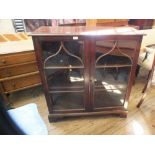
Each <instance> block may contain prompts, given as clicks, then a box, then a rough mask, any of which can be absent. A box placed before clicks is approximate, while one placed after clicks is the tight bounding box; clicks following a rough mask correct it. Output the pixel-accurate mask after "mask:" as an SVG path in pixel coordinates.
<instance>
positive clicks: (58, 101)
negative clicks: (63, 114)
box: [51, 92, 84, 110]
mask: <svg viewBox="0 0 155 155" xmlns="http://www.w3.org/2000/svg"><path fill="white" fill-rule="evenodd" d="M51 99H52V100H53V110H67V109H68V110H73V109H76V110H77V109H84V103H83V100H84V93H83V92H61V93H52V94H51Z"/></svg>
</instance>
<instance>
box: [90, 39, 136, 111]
mask: <svg viewBox="0 0 155 155" xmlns="http://www.w3.org/2000/svg"><path fill="white" fill-rule="evenodd" d="M136 47H137V42H136V40H135V41H132V40H127V39H125V37H124V38H122V39H121V38H120V39H118V40H116V39H113V38H112V39H109V40H105V39H99V40H97V41H95V46H94V51H92V55H93V57H92V72H91V78H92V80H91V82H92V85H91V90H92V95H91V96H92V104H93V109H94V110H97V109H98V110H99V109H103V108H110V107H111V108H113V107H118V106H119V107H120V106H124V104H125V101H126V97H127V92H128V87H129V79H130V78H131V69H132V66H133V58H134V54H135V51H136ZM130 85H131V81H130ZM128 93H129V92H128Z"/></svg>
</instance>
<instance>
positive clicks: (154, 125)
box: [11, 77, 155, 135]
mask: <svg viewBox="0 0 155 155" xmlns="http://www.w3.org/2000/svg"><path fill="white" fill-rule="evenodd" d="M144 83H145V77H141V78H138V79H137V80H136V82H135V85H134V86H133V89H132V92H131V97H130V100H129V107H128V110H129V112H128V117H127V118H119V117H115V115H102V116H97V117H95V116H87V117H86V116H83V117H74V118H66V119H65V118H63V119H61V120H59V121H57V122H53V123H49V121H48V117H47V115H48V109H47V106H46V100H45V97H44V93H43V91H42V89H41V87H36V88H32V89H29V90H24V91H20V92H16V93H14V94H13V95H12V96H11V101H12V103H13V104H12V105H13V107H21V106H23V105H26V104H28V103H32V102H33V103H36V104H37V107H38V110H39V113H40V115H41V117H42V118H43V120H44V121H45V123H46V126H47V128H48V132H49V135H154V134H155V113H154V111H155V102H154V100H155V89H150V90H149V93H148V94H147V96H146V99H145V101H144V103H143V104H142V106H141V108H140V109H138V108H136V105H137V103H138V101H139V99H140V96H141V90H142V88H143V87H144Z"/></svg>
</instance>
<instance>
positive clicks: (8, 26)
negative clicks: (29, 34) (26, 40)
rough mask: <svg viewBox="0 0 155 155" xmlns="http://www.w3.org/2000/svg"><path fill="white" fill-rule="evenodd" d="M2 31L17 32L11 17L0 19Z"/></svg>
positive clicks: (0, 30) (0, 29) (0, 31)
mask: <svg viewBox="0 0 155 155" xmlns="http://www.w3.org/2000/svg"><path fill="white" fill-rule="evenodd" d="M0 33H2V34H4V33H15V30H14V27H13V24H12V20H11V19H0Z"/></svg>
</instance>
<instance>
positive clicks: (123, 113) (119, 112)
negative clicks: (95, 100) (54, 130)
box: [48, 110, 128, 122]
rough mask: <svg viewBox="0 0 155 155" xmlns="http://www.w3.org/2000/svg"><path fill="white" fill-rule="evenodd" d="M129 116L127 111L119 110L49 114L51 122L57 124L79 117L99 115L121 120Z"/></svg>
mask: <svg viewBox="0 0 155 155" xmlns="http://www.w3.org/2000/svg"><path fill="white" fill-rule="evenodd" d="M127 114H128V111H127V110H117V111H98V112H83V113H63V114H62V113H61V114H60V113H59V114H58V113H54V114H49V115H48V119H49V122H56V121H58V120H60V119H62V118H65V117H77V116H79V117H80V116H95V115H96V116H97V115H118V116H120V117H121V118H126V117H127Z"/></svg>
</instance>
